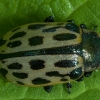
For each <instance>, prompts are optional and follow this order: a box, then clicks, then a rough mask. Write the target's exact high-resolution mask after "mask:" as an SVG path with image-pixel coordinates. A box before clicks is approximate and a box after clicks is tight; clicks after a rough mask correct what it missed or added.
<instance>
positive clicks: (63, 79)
mask: <svg viewBox="0 0 100 100" xmlns="http://www.w3.org/2000/svg"><path fill="white" fill-rule="evenodd" d="M60 81H68V79H65V78H62V79H61V80H60Z"/></svg>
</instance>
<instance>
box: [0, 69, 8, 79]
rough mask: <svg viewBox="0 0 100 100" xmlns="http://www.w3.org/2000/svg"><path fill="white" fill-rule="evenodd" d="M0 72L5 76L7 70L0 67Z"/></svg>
mask: <svg viewBox="0 0 100 100" xmlns="http://www.w3.org/2000/svg"><path fill="white" fill-rule="evenodd" d="M0 73H1V74H2V76H3V77H5V78H6V75H7V73H8V71H7V70H6V69H4V68H1V69H0Z"/></svg>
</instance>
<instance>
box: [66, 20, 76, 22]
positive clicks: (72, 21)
mask: <svg viewBox="0 0 100 100" xmlns="http://www.w3.org/2000/svg"><path fill="white" fill-rule="evenodd" d="M67 22H70V23H75V22H74V20H68V21H67Z"/></svg>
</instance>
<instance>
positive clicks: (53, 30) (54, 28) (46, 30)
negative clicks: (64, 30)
mask: <svg viewBox="0 0 100 100" xmlns="http://www.w3.org/2000/svg"><path fill="white" fill-rule="evenodd" d="M60 27H61V26H56V27H51V28H47V29H43V30H42V32H55V31H56V29H58V28H60Z"/></svg>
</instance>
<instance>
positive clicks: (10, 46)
mask: <svg viewBox="0 0 100 100" xmlns="http://www.w3.org/2000/svg"><path fill="white" fill-rule="evenodd" d="M21 44H22V43H21V41H14V42H9V43H8V44H7V47H9V48H14V47H18V46H20V45H21Z"/></svg>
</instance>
